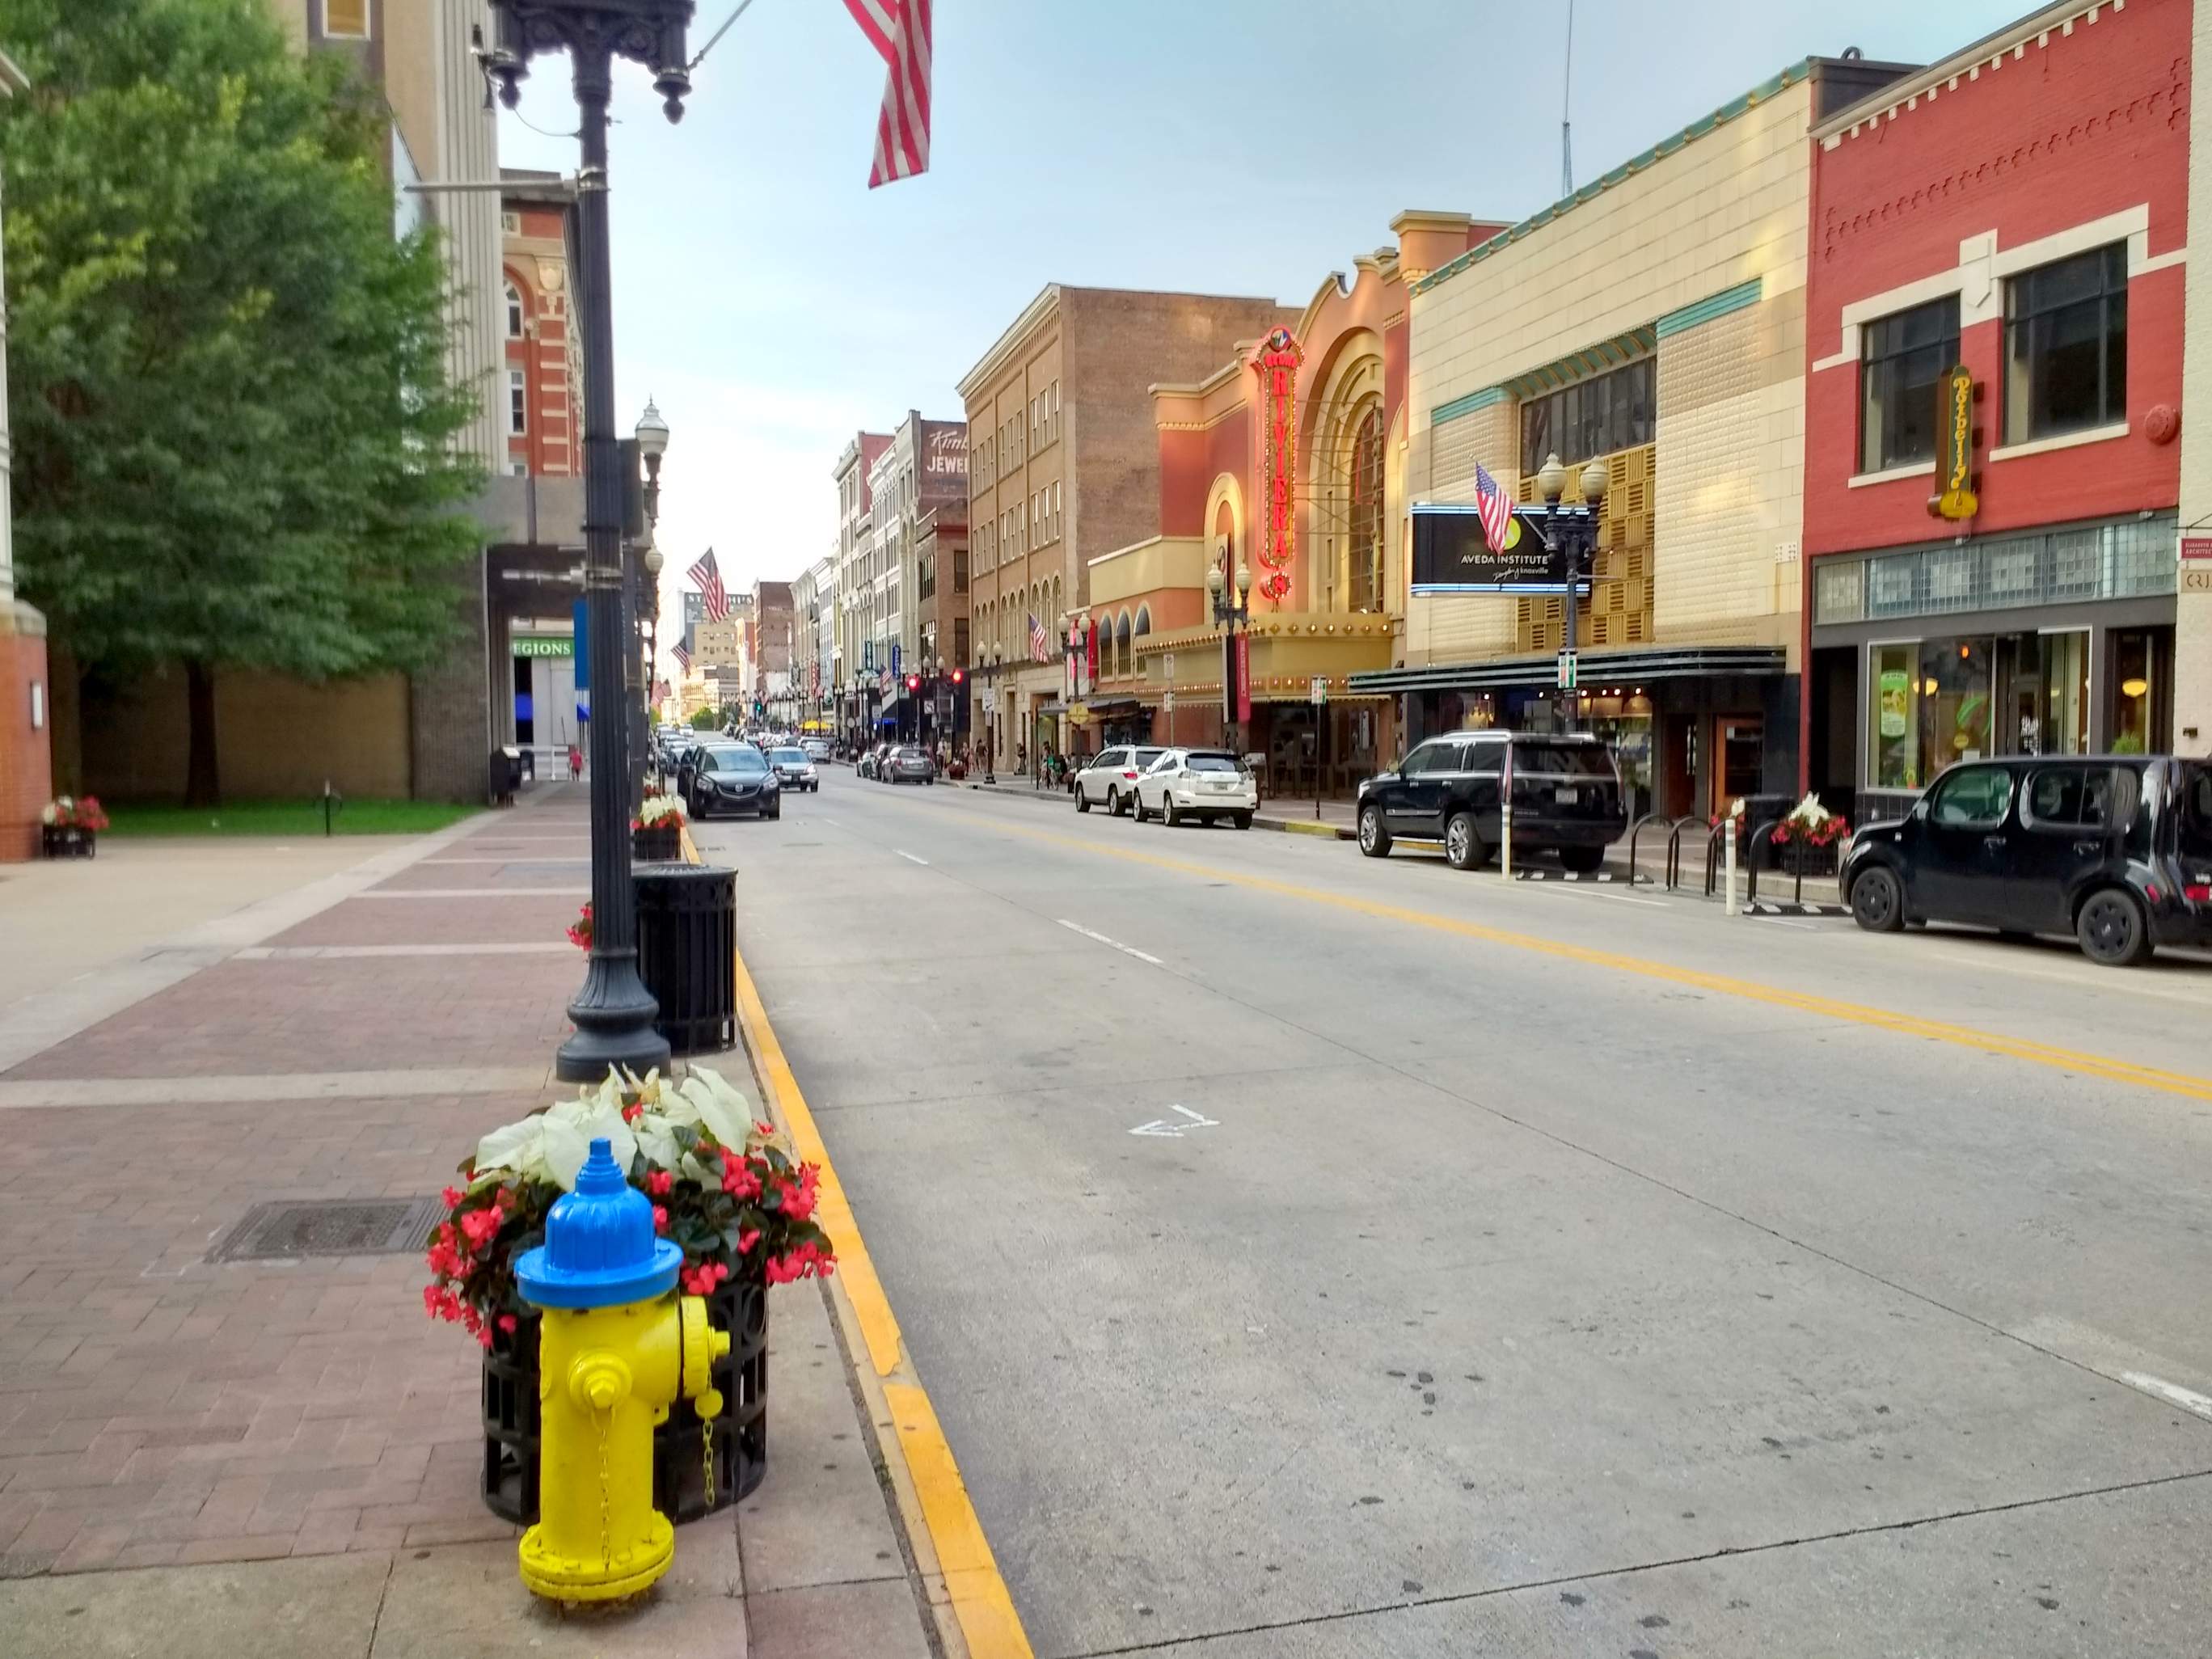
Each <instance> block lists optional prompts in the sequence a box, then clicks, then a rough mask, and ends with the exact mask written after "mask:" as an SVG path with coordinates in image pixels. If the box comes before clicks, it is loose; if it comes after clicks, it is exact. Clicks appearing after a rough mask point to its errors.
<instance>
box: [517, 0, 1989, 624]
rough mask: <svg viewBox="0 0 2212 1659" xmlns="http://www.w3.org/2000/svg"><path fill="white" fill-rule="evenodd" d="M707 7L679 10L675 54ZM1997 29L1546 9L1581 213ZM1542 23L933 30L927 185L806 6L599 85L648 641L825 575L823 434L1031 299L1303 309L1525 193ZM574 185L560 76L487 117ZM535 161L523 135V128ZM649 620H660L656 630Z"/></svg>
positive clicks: (832, 451) (1020, 8) (1538, 1)
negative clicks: (1833, 93) (682, 78)
mask: <svg viewBox="0 0 2212 1659" xmlns="http://www.w3.org/2000/svg"><path fill="white" fill-rule="evenodd" d="M736 3H737V0H698V20H697V21H696V23H695V25H694V27H693V31H692V36H691V40H692V50H693V51H694V52H697V51H698V49H699V47H700V46H703V45H704V44H705V42H706V40H707V37H708V34H709V33H712V32H713V31H714V28H715V27H718V26H719V25H720V23H721V22H722V21H723V20H724V19H725V18H726V17H727V16H728V15H729V14H730V12H731V11H732V9H734V8H735V6H736ZM2027 9H2029V7H2028V5H2027V3H2025V0H1947V3H1944V4H1941V5H1935V4H1930V3H1929V0H1850V3H1849V4H1848V5H1840V4H1838V3H1835V0H1763V3H1760V4H1758V5H1741V4H1714V3H1709V0H1575V11H1574V29H1573V33H1574V45H1573V62H1572V77H1571V79H1572V87H1571V104H1570V113H1571V118H1572V121H1573V147H1574V166H1575V172H1574V179H1575V182H1576V183H1577V184H1578V185H1579V184H1583V183H1587V182H1588V181H1589V179H1593V178H1595V177H1596V176H1597V175H1598V174H1599V173H1602V172H1604V171H1606V170H1607V168H1609V167H1613V166H1615V165H1617V164H1618V163H1620V161H1625V160H1626V159H1627V158H1628V157H1629V156H1631V155H1636V154H1637V153H1638V152H1639V151H1641V150H1643V149H1647V148H1648V147H1650V145H1651V144H1652V143H1655V142H1656V141H1657V140H1658V139H1660V138H1662V137H1666V136H1667V135H1668V134H1669V133H1671V132H1674V131H1676V130H1678V129H1680V128H1681V127H1683V126H1686V125H1688V124H1689V123H1690V122H1692V121H1693V120H1695V119H1696V118H1698V117H1699V116H1701V115H1703V114H1705V113H1706V112H1709V111H1710V110H1711V109H1713V108H1714V107H1715V106H1718V105H1720V104H1723V103H1725V102H1726V101H1728V100H1729V99H1731V98H1734V97H1736V96H1737V95H1739V94H1741V93H1742V92H1744V91H1745V90H1746V89H1747V88H1750V87H1753V86H1756V85H1757V84H1758V83H1759V82H1762V81H1764V80H1766V79H1768V78H1769V77H1770V76H1773V75H1774V74H1775V73H1777V72H1778V70H1781V69H1783V68H1784V66H1785V65H1787V64H1793V63H1796V62H1797V61H1798V60H1799V59H1801V58H1806V57H1808V56H1814V55H1834V54H1838V53H1840V52H1843V51H1844V49H1845V48H1846V47H1850V46H1858V47H1860V48H1862V49H1863V51H1864V52H1865V54H1866V56H1867V57H1868V58H1888V59H1896V60H1902V61H1906V62H1912V63H1925V62H1929V61H1932V60H1934V59H1935V58H1940V57H1943V56H1946V55H1948V53H1950V52H1954V51H1957V50H1958V49H1959V48H1960V47H1962V46H1966V45H1967V44H1968V43H1970V42H1971V41H1972V40H1976V39H1978V37H1980V36H1982V35H1984V34H1986V33H1990V32H1991V31H1992V30H1995V29H1996V28H1999V27H2002V26H2003V25H2004V24H2006V23H2008V22H2009V21H2012V20H2013V19H2014V18H2015V17H2017V16H2020V15H2023V14H2024V13H2025V12H2026V11H2027ZM1567 15H1568V0H1522V3H1517V4H1505V3H1500V0H937V4H936V9H935V20H936V22H935V34H936V74H935V84H934V122H933V133H932V144H931V152H930V170H929V171H928V172H927V173H925V174H923V175H922V176H921V178H919V179H909V180H906V181H903V182H901V183H899V184H896V185H887V186H885V187H884V188H882V189H879V190H873V191H871V190H869V189H868V188H867V187H866V186H867V175H868V163H869V157H870V153H871V150H872V147H873V144H874V138H875V125H876V112H877V109H878V106H879V105H880V103H881V101H882V97H883V83H884V71H883V65H882V61H881V60H880V59H879V58H877V57H876V56H875V54H874V52H873V51H872V49H871V48H870V46H868V44H867V41H866V38H865V37H864V36H863V35H862V34H861V33H860V29H859V27H858V26H857V25H855V24H854V22H853V21H851V18H850V17H849V16H848V14H847V12H846V9H845V8H844V5H843V4H842V0H754V3H753V4H752V5H751V7H750V9H748V10H747V11H746V12H745V14H744V15H743V16H742V17H740V18H739V19H738V22H737V24H736V26H735V27H732V29H731V30H730V32H729V33H727V34H726V36H724V37H723V39H722V40H721V42H720V44H719V45H718V46H716V47H715V48H714V51H713V52H712V53H711V54H709V55H708V58H706V60H705V61H704V62H703V63H702V64H701V65H700V66H699V68H698V69H697V70H696V71H695V72H694V74H693V91H692V95H691V98H690V102H689V105H688V110H687V113H686V115H685V117H684V120H683V121H682V122H681V123H680V124H678V125H675V126H671V125H668V124H667V122H666V121H665V119H664V118H662V116H661V113H660V110H659V100H658V98H656V97H655V96H654V94H653V90H652V88H651V85H650V83H649V77H648V76H647V73H646V72H645V71H644V70H642V69H641V68H639V67H637V66H635V65H629V66H626V68H625V70H623V72H622V73H621V74H620V75H619V76H618V77H617V93H616V100H615V116H616V120H617V125H616V126H615V129H614V132H613V137H612V141H611V143H612V154H611V167H610V179H611V185H612V197H611V211H612V214H613V220H614V265H615V269H614V311H615V359H616V408H617V413H618V418H619V419H620V421H621V422H622V424H623V430H624V432H625V433H627V431H628V430H629V426H630V425H631V424H632V423H633V422H635V419H636V416H637V415H638V413H639V412H640V411H641V410H643V408H644V406H645V403H646V399H647V398H648V397H651V398H653V399H654V400H656V401H657V402H658V404H659V407H660V410H661V412H662V414H663V415H665V416H666V417H667V420H668V424H669V427H670V428H671V433H672V436H671V440H670V443H669V448H668V454H667V458H666V460H665V463H664V465H663V469H662V473H661V485H662V488H661V517H660V524H659V537H658V539H659V544H660V547H661V550H662V552H663V553H664V555H665V557H666V560H667V565H666V570H665V574H664V576H663V584H664V589H665V592H664V602H663V613H664V615H666V614H668V613H669V612H670V611H671V609H672V608H673V607H674V606H675V605H676V603H677V601H676V593H677V591H678V586H679V585H680V584H681V581H682V573H683V571H684V569H685V568H687V567H688V566H689V565H690V563H691V562H692V561H693V560H694V559H695V558H696V557H697V556H698V554H699V553H700V551H701V550H703V549H705V548H707V547H709V546H711V547H713V548H714V550H715V555H716V559H717V562H718V563H719V564H720V568H721V571H722V574H723V579H724V580H725V581H726V583H727V584H728V586H730V587H731V589H732V591H736V590H738V589H740V588H743V587H745V586H750V584H751V583H752V581H753V580H755V579H756V578H767V579H769V580H790V579H791V578H793V577H795V576H797V575H798V574H799V572H800V571H802V570H803V569H805V568H806V566H808V565H809V564H811V563H812V562H814V561H816V560H817V559H819V558H820V557H821V556H823V554H825V553H826V552H828V551H829V548H830V545H831V543H832V541H833V540H834V538H835V536H836V497H835V495H834V493H833V491H832V489H831V484H830V477H829V474H830V469H831V467H832V466H833V465H834V464H835V463H836V459H837V456H838V454H839V453H840V452H841V451H842V449H843V447H844V446H845V445H846V444H847V443H848V442H849V441H851V439H852V436H853V435H854V433H855V432H858V431H860V430H861V429H863V428H866V429H867V430H870V431H878V432H887V431H889V430H890V429H891V428H892V427H893V426H895V425H896V423H897V422H899V421H900V420H902V419H903V418H904V417H905V415H906V412H907V410H909V409H919V410H921V413H922V414H923V415H925V416H930V417H933V418H951V419H958V418H959V417H960V416H961V414H962V410H961V405H960V399H959V396H958V393H957V392H956V390H955V387H956V386H957V383H958V381H959V380H960V378H961V377H962V376H963V374H966V373H967V372H968V370H969V368H971V367H973V366H974V364H975V362H977V360H979V359H980V358H981V356H982V355H983V354H984V352H985V351H987V349H989V348H990V346H991V344H992V343H993V342H994V341H995V340H996V339H997V338H998V337H999V336H1000V333H1001V332H1003V331H1004V330H1005V329H1006V325H1008V324H1010V323H1011V322H1012V320H1013V319H1014V318H1015V317H1016V316H1017V315H1018V313H1020V311H1021V309H1022V308H1023V307H1024V306H1025V305H1027V304H1028V303H1029V301H1030V300H1032V299H1033V298H1035V297H1036V294H1037V293H1038V291H1039V290H1040V289H1042V288H1043V287H1044V286H1045V285H1046V284H1047V283H1054V282H1061V283H1082V284H1086V285H1091V286H1099V287H1117V288H1159V289H1176V290H1181V291H1186V292H1198V293H1212V294H1229V295H1265V296H1268V297H1271V298H1273V299H1276V300H1279V301H1283V302H1284V303H1285V304H1291V305H1298V306H1303V305H1304V303H1305V302H1306V301H1308V300H1309V299H1310V298H1311V297H1312V296H1313V295H1314V293H1315V291H1316V289H1318V288H1319V287H1320V285H1321V283H1322V281H1323V280H1324V279H1325V278H1326V277H1327V276H1328V274H1329V273H1330V272H1332V271H1347V272H1348V271H1349V270H1350V269H1351V260H1352V257H1353V256H1354V255H1355V254H1358V253H1360V252H1367V251H1370V250H1372V249H1374V248H1376V247H1377V246H1383V245H1384V244H1387V243H1389V241H1390V240H1391V237H1390V228H1389V225H1390V220H1391V219H1392V218H1393V217H1395V216H1396V215H1397V214H1398V213H1399V212H1401V210H1404V209H1407V208H1425V209H1433V210H1447V211H1459V212H1467V213H1471V214H1474V215H1475V216H1478V217H1493V218H1497V219H1502V220H1517V219H1520V218H1522V217H1525V216H1528V214H1530V213H1532V212H1534V211H1535V210H1537V209H1539V208H1541V207H1543V206H1544V205H1546V204H1547V203H1549V202H1551V201H1553V199H1555V198H1556V197H1558V196H1559V162H1560V154H1559V117H1560V106H1561V98H1562V91H1563V84H1564V82H1565V80H1566V67H1567V65H1566V51H1567V33H1568V29H1567ZM500 119H501V128H500V159H501V161H502V162H503V163H505V164H506V165H507V166H511V167H549V168H554V169H557V170H559V171H562V172H564V173H573V172H574V168H575V145H574V140H573V139H572V138H569V137H558V136H554V135H566V134H568V133H570V132H571V131H573V129H574V104H573V102H572V101H571V98H570V93H569V87H568V74H567V64H566V62H565V60H564V59H562V58H558V57H555V58H541V59H539V60H538V61H537V63H536V64H534V65H533V70H532V76H531V78H530V79H529V80H527V81H526V82H524V83H523V96H522V102H521V106H520V109H519V110H517V111H514V112H503V113H502V114H501V118H500ZM541 130H542V131H541ZM676 614H679V615H680V614H681V613H680V611H677V612H676Z"/></svg>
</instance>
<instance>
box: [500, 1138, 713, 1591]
mask: <svg viewBox="0 0 2212 1659" xmlns="http://www.w3.org/2000/svg"><path fill="white" fill-rule="evenodd" d="M683 1264H684V1252H683V1250H682V1249H680V1248H679V1247H678V1246H677V1245H675V1244H673V1243H671V1242H669V1241H668V1240H667V1239H665V1238H657V1237H654V1236H653V1204H652V1202H651V1200H648V1199H647V1197H646V1195H645V1194H643V1193H641V1192H639V1191H637V1190H636V1189H635V1188H633V1187H631V1186H630V1184H629V1182H627V1181H625V1180H624V1179H623V1173H622V1171H621V1170H618V1169H617V1168H616V1167H615V1161H614V1156H613V1153H612V1151H611V1148H610V1147H609V1146H608V1144H607V1142H605V1140H594V1141H593V1142H592V1152H591V1157H590V1158H588V1159H586V1162H585V1164H584V1167H583V1169H582V1170H581V1171H580V1173H579V1174H578V1175H577V1176H576V1188H575V1190H574V1192H572V1193H569V1194H567V1195H566V1196H564V1197H562V1198H561V1199H559V1200H556V1202H555V1204H554V1206H553V1208H552V1211H551V1212H550V1214H548V1215H547V1217H546V1218H545V1243H544V1244H543V1245H541V1246H539V1247H538V1249H534V1250H529V1251H526V1252H525V1253H524V1254H523V1255H522V1257H521V1258H520V1260H519V1261H517V1262H516V1263H515V1267H514V1273H515V1279H516V1282H517V1284H518V1285H520V1289H521V1291H522V1295H523V1297H524V1299H525V1300H526V1301H528V1302H529V1303H530V1304H532V1306H534V1307H538V1308H542V1309H543V1310H544V1319H543V1321H542V1322H541V1334H540V1336H539V1339H538V1445H539V1451H538V1524H537V1525H536V1526H534V1527H532V1528H530V1530H529V1531H527V1532H526V1533H524V1534H522V1551H521V1554H522V1582H523V1583H525V1584H526V1585H528V1586H529V1587H530V1588H531V1589H532V1590H534V1591H535V1592H537V1593H538V1595H544V1596H549V1597H551V1598H553V1599H555V1600H557V1601H613V1600H616V1599H617V1598H618V1597H621V1596H625V1595H635V1594H637V1592H638V1591H640V1590H641V1589H646V1588H647V1586H649V1585H650V1584H652V1583H653V1581H654V1580H655V1579H657V1578H659V1577H660V1575H661V1574H662V1573H664V1572H665V1571H668V1564H669V1562H670V1560H671V1559H672V1558H673V1557H674V1555H675V1553H676V1533H675V1528H672V1527H671V1526H670V1525H669V1523H668V1517H667V1516H665V1515H662V1514H659V1512H658V1511H656V1510H654V1509H653V1428H654V1425H657V1424H660V1423H664V1422H665V1421H666V1420H667V1419H668V1408H669V1407H670V1406H671V1404H672V1403H673V1402H674V1401H676V1400H677V1399H678V1396H681V1397H683V1398H684V1399H687V1400H690V1401H694V1402H695V1403H696V1406H697V1408H698V1412H699V1415H700V1416H701V1417H702V1418H705V1419H713V1418H714V1417H715V1416H718V1415H719V1414H720V1412H721V1409H722V1397H721V1395H720V1394H719V1393H718V1392H717V1391H716V1390H715V1389H714V1387H713V1386H712V1383H711V1381H710V1379H711V1377H712V1376H713V1370H714V1362H715V1361H716V1360H718V1359H720V1358H722V1356H723V1355H725V1354H726V1353H728V1352H729V1351H730V1339H729V1336H728V1334H726V1332H722V1331H718V1330H715V1329H714V1328H713V1327H711V1326H710V1325H709V1324H708V1322H707V1303H706V1299H705V1298H704V1297H696V1296H683V1297H678V1296H671V1294H670V1292H671V1291H673V1290H674V1289H675V1288H676V1275H677V1271H678V1268H680V1267H682V1266H683Z"/></svg>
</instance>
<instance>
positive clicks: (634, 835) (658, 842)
mask: <svg viewBox="0 0 2212 1659" xmlns="http://www.w3.org/2000/svg"><path fill="white" fill-rule="evenodd" d="M629 855H630V858H631V859H632V860H634V861H635V862H636V863H639V864H673V863H674V862H675V861H676V860H678V859H680V858H682V857H683V856H684V831H683V829H681V828H680V827H679V826H678V825H675V824H671V825H669V826H668V828H666V829H633V830H631V831H630V832H629Z"/></svg>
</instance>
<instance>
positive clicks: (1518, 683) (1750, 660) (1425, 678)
mask: <svg viewBox="0 0 2212 1659" xmlns="http://www.w3.org/2000/svg"><path fill="white" fill-rule="evenodd" d="M1578 656H1579V661H1578V663H1577V668H1578V673H1579V678H1580V679H1581V682H1582V684H1583V686H1585V687H1589V686H1595V685H1624V684H1634V685H1642V684H1646V683H1648V682H1650V681H1652V680H1692V679H1696V680H1701V679H1711V678H1726V677H1729V676H1740V677H1742V676H1747V677H1753V678H1757V677H1765V676H1773V675H1778V674H1781V673H1784V672H1785V671H1787V668H1788V663H1789V658H1788V653H1785V652H1784V650H1783V648H1782V647H1780V646H1778V645H1710V646H1674V647H1660V646H1648V647H1643V648H1642V649H1639V650H1634V651H1584V652H1582V653H1578ZM1558 678H1559V659H1558V657H1557V656H1556V655H1546V656H1541V657H1492V658H1488V659H1485V660H1483V661H1480V662H1455V663H1431V664H1428V665H1425V666H1423V667H1419V668H1370V669H1364V670H1362V671H1358V672H1355V673H1354V674H1352V676H1351V685H1352V690H1354V691H1387V692H1401V691H1502V690H1515V689H1517V688H1520V687H1523V686H1538V687H1542V686H1549V685H1552V684H1555V683H1556V682H1557V680H1558Z"/></svg>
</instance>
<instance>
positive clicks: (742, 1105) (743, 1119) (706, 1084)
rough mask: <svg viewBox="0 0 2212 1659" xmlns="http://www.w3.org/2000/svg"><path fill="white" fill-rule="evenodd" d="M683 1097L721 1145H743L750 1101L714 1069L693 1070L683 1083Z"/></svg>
mask: <svg viewBox="0 0 2212 1659" xmlns="http://www.w3.org/2000/svg"><path fill="white" fill-rule="evenodd" d="M684 1099H686V1100H688V1101H690V1103H691V1105H692V1109H694V1110H696V1112H697V1113H698V1114H699V1121H700V1122H701V1123H702V1124H704V1125H705V1126H706V1128H707V1131H708V1133H710V1134H712V1135H713V1136H714V1139H717V1140H719V1141H720V1142H721V1143H722V1145H724V1146H744V1144H745V1137H746V1136H747V1135H749V1134H750V1133H752V1127H753V1117H752V1113H751V1112H750V1110H749V1109H748V1108H749V1107H750V1102H749V1101H747V1100H746V1099H745V1097H744V1096H743V1095H740V1094H738V1092H737V1091H735V1090H733V1089H732V1088H731V1087H730V1085H728V1084H726V1083H724V1082H723V1081H722V1079H720V1077H718V1076H716V1075H715V1074H714V1073H712V1072H709V1071H707V1070H705V1069H703V1068H701V1069H697V1070H695V1071H694V1072H693V1073H692V1074H691V1076H690V1078H689V1079H687V1080H686V1081H685V1083H684Z"/></svg>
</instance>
